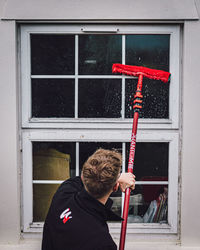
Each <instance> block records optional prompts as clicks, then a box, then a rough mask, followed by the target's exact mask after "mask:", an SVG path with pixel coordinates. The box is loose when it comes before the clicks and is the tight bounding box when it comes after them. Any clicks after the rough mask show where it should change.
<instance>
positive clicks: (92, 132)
mask: <svg viewBox="0 0 200 250" xmlns="http://www.w3.org/2000/svg"><path fill="white" fill-rule="evenodd" d="M86 32H88V33H93V34H95V33H98V34H99V33H102V34H105V33H106V34H107V33H117V34H122V37H123V38H122V39H123V43H124V41H125V39H124V35H123V34H170V63H169V65H170V73H171V74H172V77H171V81H170V88H169V91H170V92H169V96H170V98H169V119H139V124H138V135H137V141H138V142H169V176H168V178H169V179H168V185H169V189H168V196H169V202H168V224H159V223H151V224H149V223H146V224H143V223H140V224H137V223H132V224H131V223H130V224H128V226H127V233H128V234H129V233H130V234H133V233H136V234H137V233H150V234H151V233H153V234H176V233H177V231H178V185H179V183H178V169H179V128H180V125H179V116H180V108H179V105H180V100H179V99H180V90H179V87H180V85H179V70H180V69H179V64H180V62H179V61H180V52H179V51H180V27H179V25H168V26H166V25H136V24H134V25H120V24H117V25H110V24H109V25H107V24H106V25H103V24H95V25H89V24H88V25H81V24H74V25H70V24H69V25H68V24H66V25H61V26H59V25H30V24H29V25H22V26H21V28H20V55H21V97H22V103H21V112H22V130H21V134H22V165H23V166H22V173H23V175H22V179H23V181H22V202H23V211H22V222H23V232H25V233H26V232H27V233H28V232H42V227H43V223H32V221H33V206H32V205H33V204H32V202H33V192H32V191H33V190H32V183H33V182H34V181H33V179H32V142H37V141H38V142H40V141H42V142H50V141H51V142H52V141H55V142H77V143H78V142H94V141H98V142H122V143H125V142H129V141H130V136H131V128H132V119H99V118H98V119H80V118H79V119H72V118H59V119H58V118H31V79H32V78H70V77H72V76H50V75H48V76H31V70H30V69H31V65H30V34H32V33H42V34H44V33H45V34H49V33H50V34H77V35H78V34H84V33H86ZM76 37H77V36H76ZM123 43H122V44H123ZM75 46H78V40H77V38H76V40H75ZM123 46H124V45H123ZM76 51H77V50H76ZM75 57H76V58H77V57H78V55H77V53H76V55H75ZM124 58H125V55H124V54H123V55H122V63H125V61H124ZM77 72H78V70H77V66H76V69H75V89H76V95H77V86H78V85H77V82H78V81H77V79H78V78H77ZM81 77H82V78H88V76H81ZM81 77H80V76H79V78H81ZM95 77H96V78H101V79H102V78H107V79H109V78H110V79H114V78H115V79H122V91H125V90H124V87H123V86H125V79H127V78H129V77H128V76H123V75H109V76H105V75H104V76H93V75H92V76H90V77H89V78H95ZM73 78H74V76H73ZM76 98H77V96H76ZM75 105H76V112H75V113H76V114H77V106H78V105H77V101H76V104H75ZM60 128H62V129H60ZM76 148H77V147H76ZM136 150H137V149H136ZM77 153H78V151H77ZM77 155H78V154H77ZM124 155H125V154H124ZM77 157H78V156H77ZM77 162H78V161H77ZM124 164H125V163H123V170H124V169H125V165H124ZM78 169H79V166H78V163H77V165H76V171H77V173H78ZM51 183H52V182H51ZM59 183H60V182H59ZM136 184H141V183H140V182H136ZM152 184H153V182H152ZM44 185H45V184H44ZM123 197H124V196H123ZM123 197H122V198H123ZM122 200H123V199H122ZM109 227H110V230H111V233H119V231H120V224H119V223H110V224H109Z"/></svg>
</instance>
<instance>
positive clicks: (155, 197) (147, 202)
mask: <svg viewBox="0 0 200 250" xmlns="http://www.w3.org/2000/svg"><path fill="white" fill-rule="evenodd" d="M167 217H168V186H167V185H136V188H135V190H134V191H132V192H131V196H130V203H129V215H128V222H129V223H167V222H168V220H167Z"/></svg>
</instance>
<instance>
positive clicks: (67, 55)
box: [31, 34, 75, 75]
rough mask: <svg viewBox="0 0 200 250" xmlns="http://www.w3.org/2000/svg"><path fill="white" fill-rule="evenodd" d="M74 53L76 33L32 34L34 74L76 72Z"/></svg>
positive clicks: (32, 65) (32, 70)
mask: <svg viewBox="0 0 200 250" xmlns="http://www.w3.org/2000/svg"><path fill="white" fill-rule="evenodd" d="M74 55H75V36H74V35H52V34H51V35H44V34H42V35H40V34H34V35H33V34H32V35H31V74H32V75H71V74H74V68H75V66H74V65H75V59H74V58H75V56H74Z"/></svg>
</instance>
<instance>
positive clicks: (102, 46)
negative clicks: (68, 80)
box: [79, 35, 122, 75]
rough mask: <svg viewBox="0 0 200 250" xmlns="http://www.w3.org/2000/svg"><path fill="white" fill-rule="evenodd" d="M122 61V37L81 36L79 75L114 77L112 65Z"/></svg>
mask: <svg viewBox="0 0 200 250" xmlns="http://www.w3.org/2000/svg"><path fill="white" fill-rule="evenodd" d="M121 60H122V36H120V35H82V36H79V74H81V75H112V64H113V63H121Z"/></svg>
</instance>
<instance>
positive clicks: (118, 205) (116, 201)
mask: <svg viewBox="0 0 200 250" xmlns="http://www.w3.org/2000/svg"><path fill="white" fill-rule="evenodd" d="M110 198H111V199H112V200H113V204H112V208H111V210H112V211H113V212H114V213H116V214H117V215H119V216H122V192H121V190H120V189H118V191H117V192H113V193H112V194H111V196H110Z"/></svg>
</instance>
